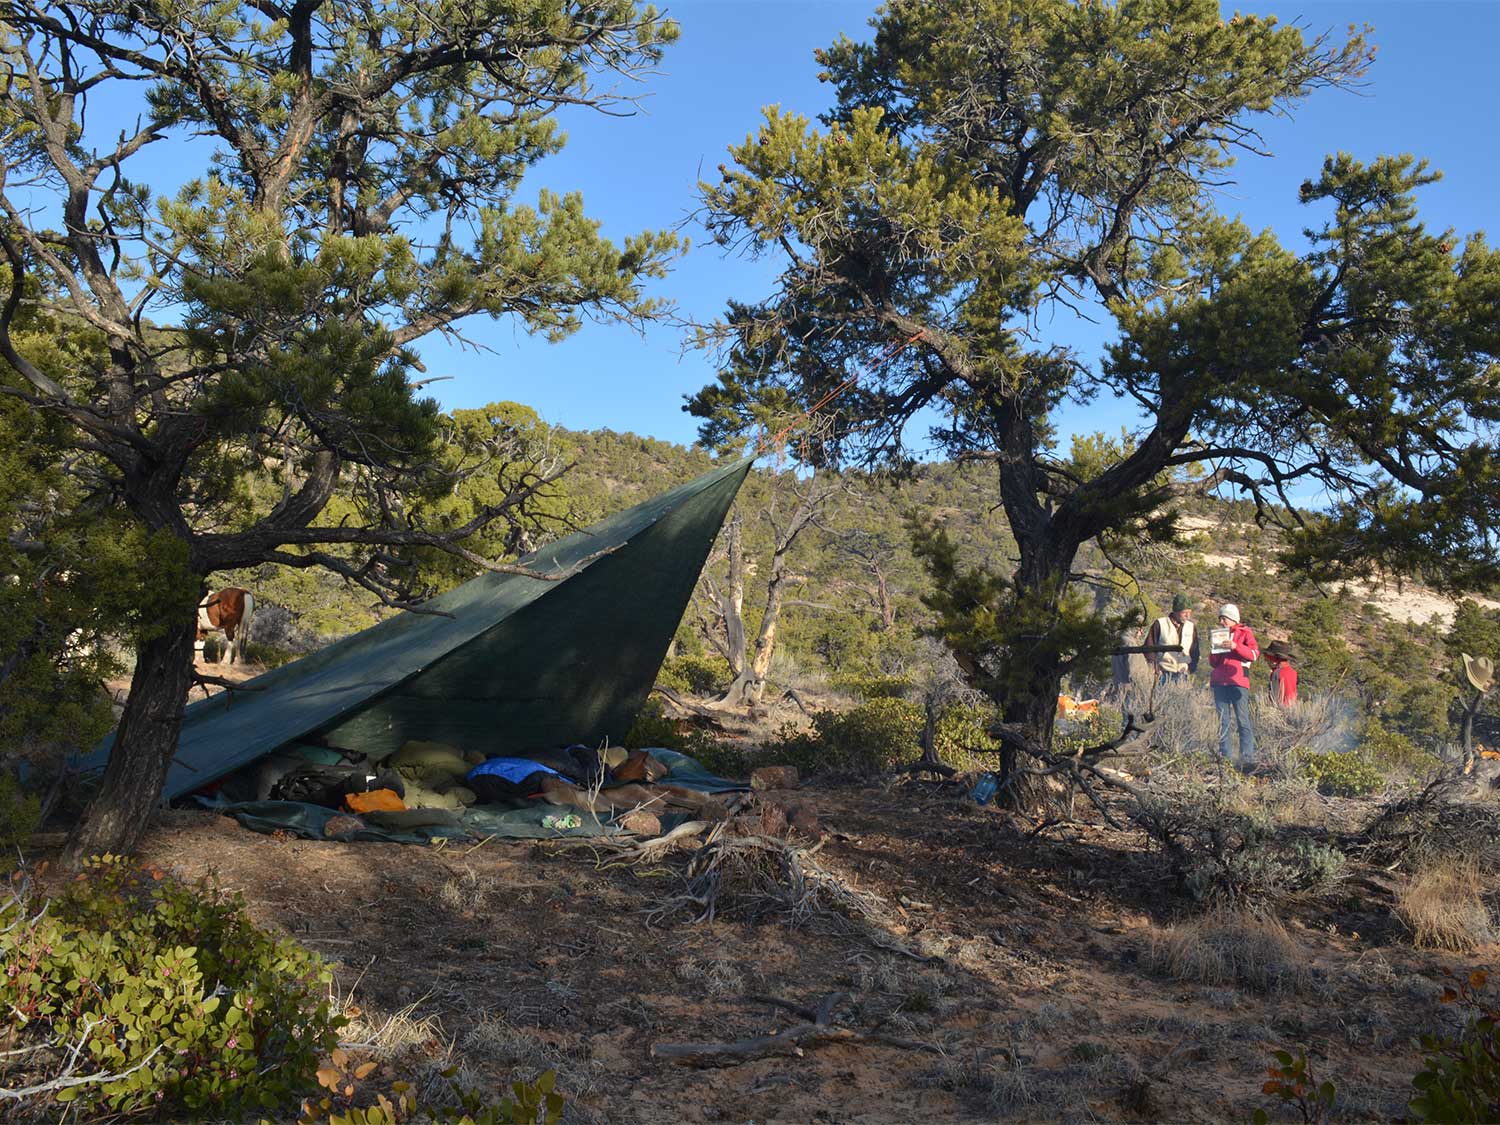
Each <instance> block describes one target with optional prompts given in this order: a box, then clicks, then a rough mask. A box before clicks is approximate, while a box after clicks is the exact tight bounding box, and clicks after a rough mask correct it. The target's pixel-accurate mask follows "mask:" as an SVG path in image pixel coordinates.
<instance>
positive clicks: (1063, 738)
mask: <svg viewBox="0 0 1500 1125" xmlns="http://www.w3.org/2000/svg"><path fill="white" fill-rule="evenodd" d="M1124 727H1125V717H1124V716H1123V715H1122V714H1121V713H1120V711H1119V709H1118V708H1115V707H1101V708H1099V710H1098V711H1097V712H1095V713H1094V714H1092V715H1086V716H1084V717H1083V718H1081V719H1073V720H1071V721H1068V722H1062V721H1059V722H1058V725H1057V733H1056V735H1055V736H1054V737H1053V739H1052V749H1053V751H1054V752H1055V753H1058V754H1076V753H1077V752H1078V751H1080V750H1083V749H1086V748H1087V747H1090V746H1098V745H1099V744H1100V743H1101V742H1108V741H1109V740H1110V739H1112V738H1116V737H1118V736H1119V734H1120V731H1121V730H1123V729H1124Z"/></svg>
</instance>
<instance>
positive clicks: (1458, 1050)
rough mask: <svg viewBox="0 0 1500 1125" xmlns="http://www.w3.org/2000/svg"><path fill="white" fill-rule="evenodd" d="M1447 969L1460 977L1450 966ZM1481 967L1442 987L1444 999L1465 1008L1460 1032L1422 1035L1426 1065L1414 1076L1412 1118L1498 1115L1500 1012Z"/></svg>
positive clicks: (1493, 1118)
mask: <svg viewBox="0 0 1500 1125" xmlns="http://www.w3.org/2000/svg"><path fill="white" fill-rule="evenodd" d="M1444 974H1445V975H1446V976H1448V977H1449V978H1451V979H1453V980H1455V981H1457V978H1454V977H1453V973H1452V971H1451V970H1447V969H1445V970H1444ZM1488 981H1489V976H1488V974H1487V973H1485V972H1484V971H1483V970H1476V971H1475V972H1472V973H1470V974H1469V976H1468V979H1467V980H1462V981H1457V983H1456V984H1450V985H1448V986H1447V987H1446V988H1444V989H1443V997H1442V1002H1443V1003H1444V1004H1456V1005H1458V1006H1459V1007H1460V1008H1462V1009H1463V1010H1464V1012H1465V1015H1466V1019H1465V1021H1464V1027H1463V1030H1462V1031H1460V1032H1458V1033H1457V1034H1444V1035H1424V1036H1423V1037H1422V1038H1421V1040H1420V1045H1421V1048H1422V1069H1421V1070H1419V1071H1418V1072H1417V1073H1416V1075H1415V1076H1414V1077H1413V1078H1412V1080H1411V1084H1412V1086H1414V1087H1415V1088H1416V1091H1417V1092H1416V1094H1415V1096H1413V1098H1412V1099H1411V1101H1410V1102H1409V1103H1408V1105H1407V1108H1408V1109H1409V1110H1410V1111H1411V1116H1412V1120H1413V1121H1497V1120H1500V1011H1497V1010H1496V1007H1495V1005H1494V1003H1493V1002H1492V1001H1491V999H1490V998H1489V997H1487V996H1486V995H1485V994H1484V993H1485V986H1486V985H1487V983H1488Z"/></svg>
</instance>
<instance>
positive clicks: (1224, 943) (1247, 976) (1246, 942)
mask: <svg viewBox="0 0 1500 1125" xmlns="http://www.w3.org/2000/svg"><path fill="white" fill-rule="evenodd" d="M1302 960H1303V954H1302V951H1301V950H1300V949H1299V948H1298V946H1297V943H1296V942H1295V941H1293V940H1292V936H1291V935H1290V934H1289V933H1287V930H1286V927H1285V926H1283V925H1282V924H1281V923H1280V922H1279V921H1277V920H1276V919H1275V918H1272V917H1269V916H1267V915H1264V914H1256V913H1252V912H1250V911H1246V910H1230V909H1221V910H1215V911H1213V912H1212V913H1210V914H1207V915H1204V916H1203V917H1202V918H1199V919H1198V920H1197V921H1194V922H1188V923H1185V924H1183V925H1180V926H1172V927H1169V928H1168V929H1167V930H1165V931H1161V932H1158V933H1155V934H1153V935H1152V938H1151V945H1150V948H1149V949H1148V950H1147V955H1146V962H1147V964H1148V965H1149V966H1150V968H1151V969H1152V970H1153V971H1154V972H1158V973H1164V974H1166V975H1167V976H1170V977H1173V978H1175V979H1177V980H1184V981H1196V982H1197V983H1199V984H1206V985H1210V986H1212V987H1215V988H1224V987H1226V986H1234V985H1238V986H1240V987H1243V988H1252V989H1255V990H1257V991H1259V992H1276V991H1282V990H1284V989H1288V988H1292V987H1295V986H1296V985H1298V984H1300V983H1302V982H1303V980H1304V977H1305V974H1304V971H1303V969H1302Z"/></svg>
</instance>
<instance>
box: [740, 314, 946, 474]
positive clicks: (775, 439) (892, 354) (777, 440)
mask: <svg viewBox="0 0 1500 1125" xmlns="http://www.w3.org/2000/svg"><path fill="white" fill-rule="evenodd" d="M921 338H922V333H920V332H918V333H916V334H915V335H912V336H909V337H907V338H906V339H905V340H893V341H892V342H891V343H889V344H887V345H886V348H885V351H883V352H881V353H880V356H879V358H878V359H876V360H875V363H874V364H873V365H872V366H871V367H870V370H869V373H870V374H871V375H874V374H876V373H877V372H878V371H880V369H881V368H883V367H885V366H886V365H887V364H889V363H890V362H891V361H892V360H894V359H895V358H896V357H897V356H898V355H900V354H901V353H902V351H904V350H905V349H906V348H907V346H908V345H910V344H914V343H916V342H917V341H918V340H920V339H921ZM858 382H859V372H858V371H856V372H855V373H854V374H853V375H850V376H849V377H848V378H847V379H845V380H844V381H843V382H842V383H840V384H839V385H838V386H836V387H834V388H833V390H831V391H829V392H828V393H827V394H825V395H824V396H823V397H822V398H820V399H818V401H817V402H815V403H813V404H812V405H811V406H809V407H808V408H807V409H806V410H804V411H803V412H802V413H801V414H800V415H799V416H798V417H797V418H795V419H793V420H792V421H791V422H788V423H787V424H786V425H785V426H783V427H782V428H781V430H780V431H779V432H777V433H776V434H775V435H773V436H771V437H768V438H762V439H761V440H760V441H759V442H757V443H756V445H755V454H754V455H755V456H756V457H760V456H761V455H763V454H765V453H769V452H770V451H771V450H772V449H773V448H779V447H780V446H781V444H782V439H784V438H785V437H786V436H787V434H789V433H791V432H792V431H793V430H794V429H796V428H797V427H798V426H800V425H802V424H803V423H804V422H811V421H812V419H813V416H814V415H815V414H817V413H818V411H820V410H822V409H823V408H824V407H825V406H827V405H828V404H829V403H831V402H832V401H833V400H834V399H836V398H838V397H839V395H841V394H843V393H844V392H845V391H847V390H848V389H849V388H850V387H852V386H854V385H855V384H856V383H858Z"/></svg>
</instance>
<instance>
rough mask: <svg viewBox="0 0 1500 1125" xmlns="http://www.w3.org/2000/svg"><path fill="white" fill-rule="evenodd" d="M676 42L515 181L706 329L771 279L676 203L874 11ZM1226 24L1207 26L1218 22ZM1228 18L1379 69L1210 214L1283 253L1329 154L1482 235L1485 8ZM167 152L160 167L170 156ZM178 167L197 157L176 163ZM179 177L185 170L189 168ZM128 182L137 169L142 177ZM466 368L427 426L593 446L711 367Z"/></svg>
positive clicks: (1307, 10) (716, 31)
mask: <svg viewBox="0 0 1500 1125" xmlns="http://www.w3.org/2000/svg"><path fill="white" fill-rule="evenodd" d="M666 6H667V8H668V11H669V14H671V15H672V16H674V17H675V18H676V19H677V20H678V21H679V22H680V24H681V27H682V37H681V39H680V40H679V41H678V42H677V43H676V44H674V45H673V46H672V47H671V48H669V50H668V51H667V54H666V57H665V59H664V61H663V65H662V71H663V73H661V74H659V75H657V76H655V77H653V78H651V79H650V80H649V81H648V82H646V83H645V84H644V86H643V87H642V90H643V92H645V93H646V94H647V95H648V96H647V97H646V98H645V100H644V102H643V103H642V111H641V112H640V113H639V114H638V115H636V116H634V117H630V118H626V119H619V118H613V117H604V116H602V115H599V114H596V113H591V112H586V111H579V112H573V113H570V114H568V115H567V116H566V117H565V118H564V126H565V128H566V130H567V132H568V135H569V144H568V146H567V148H566V149H564V150H563V152H561V153H560V154H558V155H556V156H554V157H551V158H549V159H548V160H547V161H545V162H544V163H543V164H542V165H540V166H538V168H537V169H535V170H534V171H533V173H532V174H531V175H530V176H529V177H528V180H527V183H526V185H525V187H524V190H523V192H522V198H523V200H524V199H526V198H527V197H528V196H530V197H531V198H534V197H535V192H536V190H537V189H539V188H541V187H551V188H554V189H557V190H561V191H568V190H578V191H581V192H582V193H583V196H584V200H585V204H586V206H587V209H588V211H589V212H590V214H592V215H593V216H594V217H595V218H597V219H599V220H600V221H601V222H602V224H603V229H604V232H605V233H606V234H607V235H610V236H613V237H617V238H618V237H622V236H624V235H627V234H630V233H634V232H636V231H638V230H641V229H645V228H680V229H681V231H682V233H683V234H685V235H686V236H688V237H689V238H691V239H693V241H694V243H695V246H694V249H693V250H692V251H691V252H690V253H689V254H688V255H687V256H686V257H685V258H683V259H682V260H681V261H679V262H678V263H677V265H676V268H675V270H674V272H673V273H672V275H671V276H670V277H669V278H668V279H666V280H665V281H664V282H660V283H657V284H656V285H655V286H654V288H653V292H654V293H656V294H657V295H659V296H661V297H665V298H668V299H670V300H672V301H675V302H676V304H677V305H678V308H679V311H680V313H681V314H682V315H683V316H685V317H688V318H691V319H693V320H700V321H702V320H710V319H712V318H713V317H714V316H715V315H717V314H718V313H719V312H720V311H721V310H722V309H723V307H724V304H725V301H726V300H727V299H729V298H731V297H735V298H740V299H754V298H756V297H759V296H761V295H763V294H765V293H766V292H767V290H768V288H769V284H770V281H771V278H772V277H773V276H774V268H775V263H774V262H764V263H756V262H749V261H746V260H743V259H735V258H725V257H724V256H723V255H722V253H721V252H720V251H719V250H718V249H717V248H716V247H714V246H712V245H711V244H709V243H708V242H707V240H705V239H700V238H699V233H700V232H699V231H698V230H697V229H696V226H695V224H694V222H693V220H692V211H693V209H694V207H695V185H696V184H697V182H698V181H699V179H700V178H702V179H708V178H712V177H713V176H714V174H715V170H716V168H717V166H718V164H719V163H720V162H721V161H723V160H725V159H726V154H725V149H726V146H728V145H729V144H731V143H736V142H738V141H741V140H743V139H744V137H745V136H746V134H748V133H750V132H751V131H753V130H754V129H755V128H756V127H757V125H758V123H759V121H760V119H761V109H762V107H763V106H766V105H769V104H773V103H776V104H780V105H781V106H782V107H783V108H785V109H788V110H794V111H796V112H800V113H805V114H807V115H809V116H811V115H815V114H816V113H817V112H819V111H820V110H821V109H822V108H824V106H825V105H826V104H827V100H828V90H827V88H826V87H825V86H823V85H821V84H820V83H818V81H817V79H816V74H817V70H818V67H817V65H816V64H815V63H814V61H813V58H812V52H813V51H814V50H815V49H816V48H818V47H822V46H826V45H827V44H829V43H831V42H832V41H833V40H834V39H835V38H836V37H837V36H838V35H839V34H840V33H841V32H843V33H847V34H849V35H850V36H852V37H855V38H861V37H863V36H865V35H866V34H867V20H868V19H869V17H870V15H871V14H872V13H873V11H874V9H875V4H874V3H867V2H864V0H682V2H680V3H671V4H668V5H666ZM1232 10H1233V9H1232V6H1228V5H1226V8H1225V11H1226V13H1228V12H1230V11H1232ZM1244 10H1246V11H1254V12H1257V13H1261V14H1275V15H1277V16H1278V17H1279V18H1280V19H1281V20H1282V21H1283V22H1293V23H1297V24H1299V25H1301V26H1303V27H1304V28H1306V29H1308V30H1309V31H1312V32H1319V31H1324V30H1328V29H1333V30H1335V31H1342V29H1343V28H1345V27H1346V26H1348V25H1349V24H1351V23H1359V24H1363V23H1365V22H1369V23H1371V24H1373V25H1374V27H1375V31H1374V41H1375V42H1376V43H1377V44H1378V46H1379V55H1378V58H1377V61H1376V64H1375V66H1374V68H1373V70H1372V72H1371V74H1370V77H1369V81H1368V84H1367V85H1366V87H1365V88H1364V89H1363V90H1362V91H1360V92H1359V93H1349V92H1342V91H1337V92H1324V93H1322V94H1319V95H1317V96H1315V97H1314V98H1312V99H1310V100H1309V101H1307V102H1305V103H1303V105H1302V106H1301V108H1300V110H1299V111H1298V113H1297V116H1296V118H1295V120H1290V121H1288V120H1278V119H1268V120H1266V121H1265V122H1264V127H1263V132H1264V135H1265V137H1266V140H1267V143H1268V145H1269V147H1270V148H1271V150H1272V151H1273V152H1274V153H1275V155H1274V157H1272V158H1267V159H1257V158H1244V159H1242V160H1241V162H1240V163H1239V165H1238V166H1237V168H1236V170H1235V173H1234V175H1235V176H1236V178H1237V180H1238V183H1237V184H1236V185H1235V186H1234V187H1233V188H1231V189H1229V190H1227V191H1226V192H1225V193H1224V194H1223V197H1222V199H1221V201H1220V205H1221V209H1222V210H1224V211H1226V212H1228V213H1231V214H1233V213H1236V212H1238V213H1241V214H1242V215H1243V217H1244V218H1245V219H1246V221H1247V222H1249V223H1250V224H1251V225H1252V226H1254V227H1262V226H1270V227H1272V228H1273V229H1274V230H1275V231H1276V232H1277V234H1278V235H1280V237H1281V238H1282V239H1283V241H1284V242H1286V243H1287V244H1288V245H1290V246H1292V247H1294V248H1300V246H1301V244H1302V243H1301V238H1300V231H1301V229H1302V228H1303V227H1304V226H1306V225H1308V224H1309V222H1312V221H1316V216H1313V215H1310V214H1309V213H1308V212H1307V209H1305V208H1302V207H1300V206H1299V205H1298V204H1297V202H1296V193H1297V186H1298V185H1299V184H1300V183H1301V182H1302V181H1303V180H1304V179H1306V178H1308V177H1309V176H1314V175H1316V173H1317V171H1318V169H1319V167H1320V166H1321V163H1322V160H1323V157H1324V155H1325V154H1327V153H1329V152H1332V151H1334V150H1337V149H1344V150H1347V151H1350V152H1352V153H1353V154H1354V155H1355V156H1357V157H1359V158H1361V159H1370V158H1372V157H1375V156H1377V155H1380V154H1382V153H1394V152H1414V153H1417V154H1419V155H1422V156H1426V157H1428V158H1429V159H1430V160H1431V161H1432V163H1433V165H1434V166H1436V167H1438V168H1440V169H1442V170H1443V171H1444V172H1445V174H1446V178H1445V179H1444V181H1443V182H1442V183H1440V184H1437V185H1434V186H1433V187H1431V188H1429V189H1427V190H1426V192H1425V193H1424V194H1423V196H1422V200H1421V202H1422V213H1423V216H1424V218H1425V219H1426V221H1427V222H1428V224H1429V226H1432V227H1439V228H1440V227H1449V226H1451V227H1453V228H1455V229H1456V230H1457V231H1458V232H1459V233H1460V234H1461V235H1462V234H1467V233H1469V232H1470V231H1473V230H1479V229H1484V228H1485V227H1486V226H1487V225H1489V223H1490V213H1491V212H1492V211H1493V204H1491V203H1489V202H1488V201H1490V200H1492V199H1495V198H1500V192H1497V191H1496V186H1495V185H1496V184H1497V183H1500V146H1497V145H1496V143H1495V138H1496V129H1495V124H1494V121H1493V117H1494V115H1495V114H1496V113H1497V112H1500V67H1496V66H1495V65H1494V58H1493V54H1494V51H1495V48H1496V45H1497V44H1500V0H1466V2H1465V0H1386V2H1382V0H1358V2H1350V0H1265V3H1264V4H1261V5H1247V6H1246V7H1245V9H1244ZM169 147H171V149H172V150H171V151H168V150H169ZM195 155H196V154H195ZM183 157H184V153H183V151H182V149H181V147H178V142H175V141H174V142H168V143H167V144H166V145H162V146H160V147H159V148H158V147H156V146H153V148H152V149H149V150H147V154H144V155H143V162H144V161H145V160H150V161H152V164H153V165H154V167H152V168H151V174H148V182H150V183H151V185H152V187H153V188H154V189H155V190H156V191H157V192H168V191H171V190H173V189H174V188H175V187H176V186H177V185H178V184H180V183H181V182H182V180H183V179H185V178H187V177H188V176H190V175H193V174H196V173H197V172H198V171H199V169H200V168H201V166H202V165H201V163H200V161H199V160H198V159H190V160H188V161H186V162H184V161H183ZM189 165H193V166H189ZM144 170H145V169H142V171H144ZM465 327H466V330H467V332H468V334H469V335H470V336H471V337H472V338H473V339H474V340H475V341H477V342H478V343H479V344H480V345H482V350H479V351H475V350H467V349H461V348H458V347H456V346H453V345H451V344H448V343H446V342H445V341H443V340H442V339H441V338H438V337H432V338H430V339H428V340H426V341H423V342H422V344H421V345H420V351H421V353H422V356H423V359H424V361H425V363H426V366H427V370H428V375H429V376H448V377H450V378H448V379H446V380H444V381H442V382H437V383H434V384H432V385H431V387H430V391H431V393H433V394H435V395H436V396H437V397H438V399H439V401H440V402H441V403H442V405H443V406H444V407H445V408H455V407H473V406H480V405H483V404H484V403H486V402H491V401H495V400H500V399H512V400H515V401H519V402H524V403H528V404H530V405H532V406H534V407H536V408H537V409H538V410H539V411H540V412H541V414H542V416H543V417H544V418H546V419H547V420H548V421H549V422H553V423H556V424H560V425H564V426H568V427H570V428H575V429H592V428H597V427H609V428H610V429H614V430H617V431H627V430H629V431H634V432H636V433H639V434H647V435H651V436H654V437H660V438H665V439H668V440H672V441H680V442H687V441H691V440H693V438H694V436H695V424H694V420H693V419H692V418H690V417H689V416H688V415H686V414H684V413H683V412H682V409H681V406H682V399H683V396H684V395H685V394H689V393H691V392H693V391H695V390H697V389H698V388H699V387H701V386H703V385H704V384H705V383H707V382H710V381H711V380H712V378H713V374H714V371H713V366H712V360H711V357H709V356H707V355H704V354H702V353H698V352H694V351H687V350H684V342H683V334H682V332H681V330H680V329H676V328H670V327H666V326H658V327H654V328H652V329H650V330H648V331H647V332H646V333H645V335H644V336H642V335H638V334H636V333H635V332H633V331H632V330H630V329H628V328H625V327H623V326H619V325H605V324H598V325H596V324H590V325H586V326H585V327H584V329H583V330H582V331H581V332H580V333H578V334H577V335H576V336H574V337H572V338H570V339H568V340H567V341H564V342H563V343H561V344H548V343H547V342H546V341H545V340H543V339H541V338H532V337H528V336H526V335H525V334H524V333H523V332H522V331H521V330H520V329H519V328H518V327H517V326H516V325H515V324H514V323H512V322H508V321H499V322H490V321H483V320H471V321H469V322H468V323H467V324H466V326H465ZM1046 330H1047V331H1048V332H1049V333H1050V335H1051V336H1052V337H1053V338H1055V339H1056V340H1057V341H1059V342H1063V343H1069V344H1072V345H1074V346H1075V347H1078V348H1079V349H1081V350H1082V351H1083V352H1085V353H1086V354H1094V353H1097V350H1098V348H1099V346H1100V345H1101V343H1102V342H1103V341H1104V340H1106V339H1107V338H1108V335H1109V330H1108V328H1107V326H1102V325H1098V324H1091V323H1088V322H1084V321H1079V320H1077V319H1075V318H1073V317H1072V316H1071V315H1070V314H1067V313H1066V312H1060V313H1059V314H1058V315H1057V316H1056V317H1055V318H1054V319H1053V320H1052V321H1051V323H1050V324H1048V325H1046ZM1130 417H1131V415H1130V413H1129V412H1128V411H1127V410H1126V409H1124V408H1123V407H1121V406H1116V405H1112V404H1109V403H1095V404H1093V405H1092V406H1090V407H1088V408H1075V409H1070V410H1069V411H1068V412H1066V413H1065V414H1064V415H1063V416H1062V417H1061V418H1060V422H1061V425H1062V428H1063V432H1064V436H1066V434H1067V433H1069V432H1074V431H1077V432H1090V431H1093V430H1100V429H1103V430H1109V431H1117V430H1118V428H1119V427H1120V425H1121V424H1123V423H1126V422H1128V421H1129V420H1130Z"/></svg>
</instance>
